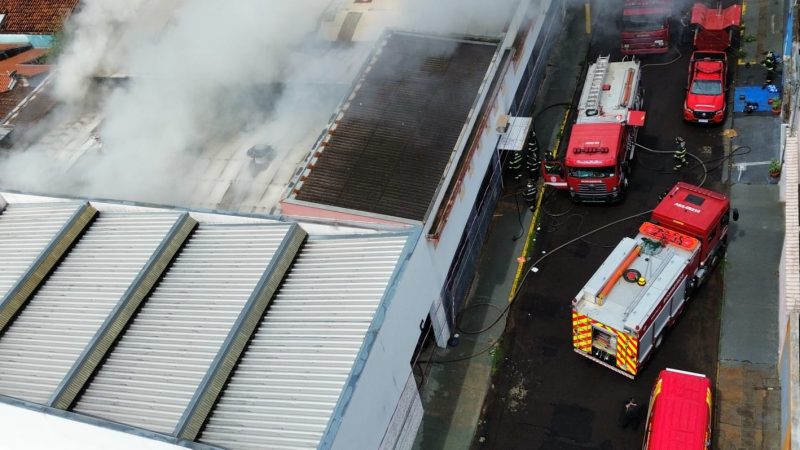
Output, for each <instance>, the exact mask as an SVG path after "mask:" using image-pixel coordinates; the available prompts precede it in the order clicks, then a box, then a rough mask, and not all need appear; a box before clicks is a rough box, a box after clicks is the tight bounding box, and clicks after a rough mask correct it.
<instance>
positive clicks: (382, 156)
mask: <svg viewBox="0 0 800 450" xmlns="http://www.w3.org/2000/svg"><path fill="white" fill-rule="evenodd" d="M496 51H497V44H496V43H488V42H477V41H466V40H464V41H458V40H451V39H446V38H438V37H432V36H422V35H414V34H405V33H402V32H393V33H391V34H389V35H387V37H386V40H385V42H384V43H382V44H380V50H379V51H378V52H377V53H376V55H375V56H374V58H373V60H372V62H371V63H370V65H369V66H368V67H367V68H366V69H365V70H364V73H362V78H361V79H360V80H359V81H358V83H357V85H356V88H355V89H354V91H353V92H352V94H351V95H350V97H349V99H348V101H347V102H346V103H345V105H344V106H343V107H342V111H341V112H340V113H339V115H338V117H337V118H336V120H335V122H334V124H333V125H332V126H331V127H330V128H329V129H328V131H327V136H326V137H325V139H324V140H323V142H322V143H321V144H320V146H319V147H318V148H317V152H316V154H317V155H318V156H316V157H315V158H314V159H313V160H312V161H310V164H309V165H308V166H307V170H306V172H304V173H303V177H302V179H303V181H302V182H301V183H299V184H298V185H297V189H296V193H295V198H296V199H297V200H300V201H304V202H311V203H318V204H322V205H328V206H333V207H339V208H347V209H351V210H356V211H364V212H369V213H373V214H381V215H386V216H391V217H400V218H405V219H410V220H417V221H424V220H425V219H426V217H427V214H428V210H429V208H430V206H431V204H432V202H433V201H434V198H435V196H436V192H437V190H438V188H439V185H440V183H441V181H442V179H443V177H444V176H445V169H446V167H447V165H448V163H449V162H450V160H451V158H452V156H453V153H454V151H455V149H456V144H457V143H458V141H459V136H460V134H461V133H462V131H463V128H464V126H465V123H466V122H467V119H468V117H469V115H470V113H471V111H472V108H473V104H474V103H475V101H476V98H477V97H478V93H479V88H480V86H481V84H482V83H483V82H484V78H485V77H486V75H487V71H488V69H489V67H490V65H491V62H492V59H493V57H494V55H495V52H496ZM290 200H291V198H290Z"/></svg>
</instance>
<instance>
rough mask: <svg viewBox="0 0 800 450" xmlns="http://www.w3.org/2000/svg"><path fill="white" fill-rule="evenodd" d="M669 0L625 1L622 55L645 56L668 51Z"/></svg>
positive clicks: (670, 10) (670, 8)
mask: <svg viewBox="0 0 800 450" xmlns="http://www.w3.org/2000/svg"><path fill="white" fill-rule="evenodd" d="M670 15H672V1H671V0H625V4H624V6H623V8H622V54H624V55H644V54H653V53H666V52H667V50H669V17H670Z"/></svg>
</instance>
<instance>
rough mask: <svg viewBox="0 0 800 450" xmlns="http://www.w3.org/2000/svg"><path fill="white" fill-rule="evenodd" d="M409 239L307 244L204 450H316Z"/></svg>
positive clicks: (226, 394) (214, 418)
mask: <svg viewBox="0 0 800 450" xmlns="http://www.w3.org/2000/svg"><path fill="white" fill-rule="evenodd" d="M407 239H408V236H406V235H402V236H383V237H372V238H360V237H359V238H335V239H310V240H309V241H308V242H307V243H306V245H305V246H304V248H303V250H302V251H301V253H300V254H299V256H298V257H297V259H296V261H295V264H294V266H292V269H291V271H290V272H289V274H288V275H287V277H286V279H285V281H284V283H283V285H282V286H281V288H280V290H279V291H278V293H277V295H276V297H275V299H274V300H273V301H272V303H271V305H270V307H269V309H268V311H267V314H266V316H265V318H264V319H263V320H262V322H261V324H260V326H259V328H258V330H257V332H256V335H255V336H254V338H253V340H252V342H251V343H250V346H249V347H248V349H247V351H246V352H245V354H244V356H243V357H242V360H241V361H240V363H239V365H238V366H237V368H236V371H235V372H234V374H233V376H232V377H231V380H230V382H229V384H228V386H227V387H226V389H225V391H223V394H222V397H221V398H220V401H219V403H218V404H217V406H216V408H215V410H214V411H213V413H212V415H211V417H210V419H209V422H208V424H207V426H206V428H205V430H204V431H203V433H202V435H201V437H200V441H201V442H205V443H209V444H213V445H220V446H223V447H226V448H231V449H245V448H254V449H264V448H269V449H284V448H286V449H297V448H316V447H317V446H318V445H319V441H320V439H321V437H322V434H323V433H324V431H325V428H326V426H327V424H328V421H329V419H330V417H331V414H332V412H333V410H334V408H335V406H336V403H337V401H338V399H339V396H340V394H341V390H342V387H343V386H344V383H345V382H346V380H347V377H348V376H349V374H350V371H351V369H352V365H353V362H354V361H355V358H356V356H357V354H358V351H359V349H360V348H361V345H362V342H363V340H364V336H365V334H366V332H367V330H368V328H369V325H370V323H371V321H372V318H373V315H374V313H375V310H376V308H377V306H378V304H379V303H380V301H381V298H382V297H383V294H384V291H385V290H386V287H387V284H388V282H389V280H390V278H391V276H392V273H393V272H394V270H395V267H396V265H397V263H398V258H399V256H400V255H401V253H402V251H403V247H404V245H405V243H406V241H407Z"/></svg>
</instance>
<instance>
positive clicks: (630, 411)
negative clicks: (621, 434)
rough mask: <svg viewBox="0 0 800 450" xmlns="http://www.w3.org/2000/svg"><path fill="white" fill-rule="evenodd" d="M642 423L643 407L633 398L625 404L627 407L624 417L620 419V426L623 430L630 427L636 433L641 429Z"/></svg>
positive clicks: (624, 408)
mask: <svg viewBox="0 0 800 450" xmlns="http://www.w3.org/2000/svg"><path fill="white" fill-rule="evenodd" d="M641 421H642V407H641V406H640V405H639V404H638V403H637V402H636V399H634V398H633V397H631V398H629V399H628V401H627V402H625V406H624V407H623V411H622V417H621V418H620V424H621V425H622V428H623V429H625V428H628V426H630V427H631V428H633V430H634V431H636V429H638V428H639V424H640V423H641Z"/></svg>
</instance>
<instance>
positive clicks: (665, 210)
mask: <svg viewBox="0 0 800 450" xmlns="http://www.w3.org/2000/svg"><path fill="white" fill-rule="evenodd" d="M729 204H730V202H729V201H728V198H727V197H725V196H724V195H722V194H720V193H717V192H714V191H710V190H708V189H704V188H701V187H697V186H692V185H691V184H688V183H684V182H679V183H678V184H676V185H675V186H674V187H673V188H672V189H671V190H670V191H669V194H667V196H666V197H664V200H661V203H659V204H658V206H656V209H655V210H653V219H654V220H656V221H657V222H658V223H659V224H660V225H664V226H666V227H669V226H670V225H673V224H677V225H679V226H680V227H681V228H683V229H685V230H687V231H689V232H690V234H694V235H695V236H705V234H706V230H709V229H710V228H711V227H712V226H714V225H715V224H716V223H717V221H718V220H719V219H720V218H721V217H722V214H723V213H724V212H725V211H726V210H727V209H728V206H729Z"/></svg>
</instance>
